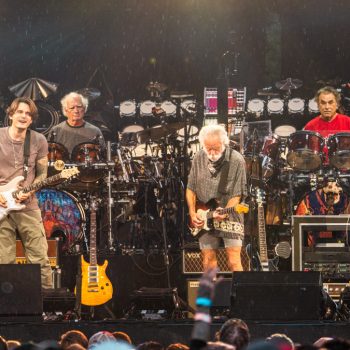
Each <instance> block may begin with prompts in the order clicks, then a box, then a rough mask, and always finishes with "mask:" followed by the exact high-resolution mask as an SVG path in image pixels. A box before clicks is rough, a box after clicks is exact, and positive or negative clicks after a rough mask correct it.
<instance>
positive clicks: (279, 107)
mask: <svg viewBox="0 0 350 350" xmlns="http://www.w3.org/2000/svg"><path fill="white" fill-rule="evenodd" d="M283 108H284V102H283V100H281V99H280V98H272V99H271V100H269V102H267V112H268V113H269V115H283Z"/></svg>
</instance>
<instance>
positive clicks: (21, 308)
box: [0, 264, 43, 321]
mask: <svg viewBox="0 0 350 350" xmlns="http://www.w3.org/2000/svg"><path fill="white" fill-rule="evenodd" d="M42 313H43V301H42V294H41V278H40V265H38V264H28V265H18V264H6V265H5V264H1V265H0V319H5V320H7V318H8V317H11V320H16V321H21V320H23V321H26V320H35V321H39V320H41V318H42Z"/></svg>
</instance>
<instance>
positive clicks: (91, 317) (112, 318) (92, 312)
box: [89, 303, 117, 320]
mask: <svg viewBox="0 0 350 350" xmlns="http://www.w3.org/2000/svg"><path fill="white" fill-rule="evenodd" d="M100 306H103V308H104V309H105V310H106V312H107V313H108V315H109V316H110V320H116V319H117V318H116V317H115V315H114V313H113V311H112V310H111V309H110V307H109V306H108V305H107V303H105V304H102V305H99V306H90V313H89V316H90V319H91V320H93V319H94V318H95V310H96V308H97V307H100Z"/></svg>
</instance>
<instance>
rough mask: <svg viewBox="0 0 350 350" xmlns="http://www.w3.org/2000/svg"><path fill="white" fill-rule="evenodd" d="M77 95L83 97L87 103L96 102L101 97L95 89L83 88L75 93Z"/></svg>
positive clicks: (99, 92)
mask: <svg viewBox="0 0 350 350" xmlns="http://www.w3.org/2000/svg"><path fill="white" fill-rule="evenodd" d="M77 93H78V94H81V95H83V96H84V97H86V98H87V99H88V100H89V101H94V100H97V99H98V98H99V97H100V96H101V91H100V90H98V89H95V88H88V87H87V88H83V89H79V90H78V91H77Z"/></svg>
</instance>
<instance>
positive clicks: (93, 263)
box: [76, 199, 113, 306]
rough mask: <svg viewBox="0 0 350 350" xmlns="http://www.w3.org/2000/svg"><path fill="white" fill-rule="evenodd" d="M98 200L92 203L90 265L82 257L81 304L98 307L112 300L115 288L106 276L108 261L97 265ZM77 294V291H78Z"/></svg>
mask: <svg viewBox="0 0 350 350" xmlns="http://www.w3.org/2000/svg"><path fill="white" fill-rule="evenodd" d="M96 208H97V203H96V200H94V199H93V200H92V201H91V203H90V263H88V262H86V261H85V260H84V257H83V255H82V256H81V275H82V277H81V304H83V305H87V306H97V305H102V304H105V303H106V302H107V301H108V300H110V299H112V295H113V286H112V283H111V281H110V280H109V279H108V277H107V275H106V268H107V265H108V261H107V260H105V261H104V263H103V265H98V264H97V248H96ZM76 292H77V290H76Z"/></svg>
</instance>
